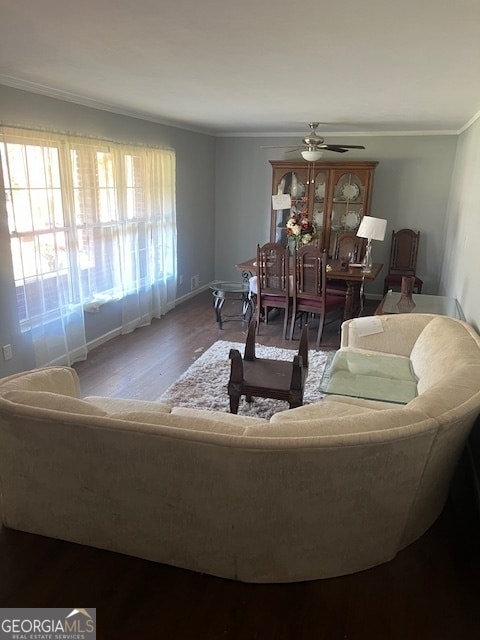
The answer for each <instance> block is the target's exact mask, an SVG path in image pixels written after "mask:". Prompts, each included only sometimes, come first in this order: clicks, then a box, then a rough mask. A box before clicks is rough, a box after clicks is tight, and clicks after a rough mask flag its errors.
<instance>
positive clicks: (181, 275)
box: [178, 273, 183, 284]
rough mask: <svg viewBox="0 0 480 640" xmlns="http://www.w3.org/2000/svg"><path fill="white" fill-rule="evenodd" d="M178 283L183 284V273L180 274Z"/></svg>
mask: <svg viewBox="0 0 480 640" xmlns="http://www.w3.org/2000/svg"><path fill="white" fill-rule="evenodd" d="M178 284H183V273H181V274H180V275H179V276H178Z"/></svg>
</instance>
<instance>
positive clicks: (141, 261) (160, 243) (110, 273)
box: [0, 127, 176, 366]
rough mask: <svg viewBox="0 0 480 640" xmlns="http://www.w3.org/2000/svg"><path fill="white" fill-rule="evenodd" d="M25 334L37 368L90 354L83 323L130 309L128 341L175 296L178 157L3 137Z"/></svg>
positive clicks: (32, 134)
mask: <svg viewBox="0 0 480 640" xmlns="http://www.w3.org/2000/svg"><path fill="white" fill-rule="evenodd" d="M1 134H2V137H1V139H0V154H1V157H2V171H3V177H4V182H5V189H6V201H7V202H6V204H7V213H8V223H9V230H10V238H11V248H12V261H13V268H14V278H15V288H16V293H17V307H18V316H19V323H20V328H21V330H22V331H23V332H25V333H28V334H29V335H30V336H31V339H32V347H33V349H34V353H35V361H36V365H37V366H43V365H45V364H52V363H66V364H72V363H73V362H75V361H76V360H80V359H84V358H85V357H86V354H87V344H86V338H85V322H84V313H85V311H87V312H92V311H96V310H98V309H99V308H100V307H101V306H102V305H103V304H105V303H107V302H112V301H116V302H117V303H118V304H120V305H121V309H122V317H123V322H122V326H121V331H122V332H128V331H132V330H133V329H134V328H136V327H138V326H140V325H143V324H146V323H148V322H150V321H151V320H152V318H154V317H160V316H161V315H163V314H165V313H166V312H167V311H168V310H169V309H171V308H172V307H173V306H174V299H175V292H176V221H175V220H176V212H175V154H174V152H173V151H172V150H170V149H155V148H145V147H136V146H126V145H121V144H117V143H112V142H107V141H101V140H94V139H85V138H80V137H76V136H66V135H61V134H54V133H48V132H44V131H41V132H40V131H29V130H21V129H17V128H6V127H2V128H1Z"/></svg>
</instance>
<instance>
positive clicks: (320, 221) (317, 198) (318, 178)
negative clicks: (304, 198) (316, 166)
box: [312, 171, 327, 247]
mask: <svg viewBox="0 0 480 640" xmlns="http://www.w3.org/2000/svg"><path fill="white" fill-rule="evenodd" d="M326 191H327V174H326V173H325V171H317V172H316V173H315V179H314V182H313V208H312V221H313V224H314V225H315V230H316V232H317V238H318V244H319V246H320V247H322V244H323V243H322V238H323V234H324V225H325V222H324V219H325V198H326Z"/></svg>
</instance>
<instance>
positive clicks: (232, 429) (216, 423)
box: [108, 410, 268, 436]
mask: <svg viewBox="0 0 480 640" xmlns="http://www.w3.org/2000/svg"><path fill="white" fill-rule="evenodd" d="M217 413H218V414H219V415H217V416H216V417H215V418H212V416H213V415H215V412H210V411H204V412H200V413H199V412H198V411H195V410H192V412H191V413H188V414H182V413H181V412H180V413H175V414H174V413H153V412H148V411H130V412H129V411H127V412H118V413H111V414H109V415H108V417H109V418H114V419H116V420H126V421H128V422H130V423H141V424H154V425H158V426H163V427H176V428H177V429H183V430H187V431H203V432H214V433H223V434H229V435H237V436H241V435H243V433H244V431H245V428H246V427H247V426H248V425H262V424H263V425H264V424H268V423H267V422H266V420H262V419H261V418H247V417H245V416H232V414H229V413H222V412H217Z"/></svg>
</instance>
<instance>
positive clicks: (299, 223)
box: [287, 210, 317, 249]
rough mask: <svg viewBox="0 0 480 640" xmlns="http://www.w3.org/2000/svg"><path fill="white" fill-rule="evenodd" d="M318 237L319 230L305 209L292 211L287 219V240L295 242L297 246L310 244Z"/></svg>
mask: <svg viewBox="0 0 480 640" xmlns="http://www.w3.org/2000/svg"><path fill="white" fill-rule="evenodd" d="M316 237H317V230H316V229H315V225H314V224H313V222H312V221H311V220H310V219H309V218H308V217H307V212H306V211H305V210H302V211H297V212H295V213H292V215H291V217H290V218H289V219H288V220H287V240H288V242H294V243H295V247H296V248H297V249H298V247H299V246H300V245H302V244H309V243H310V242H312V240H314V239H315V238H316Z"/></svg>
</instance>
